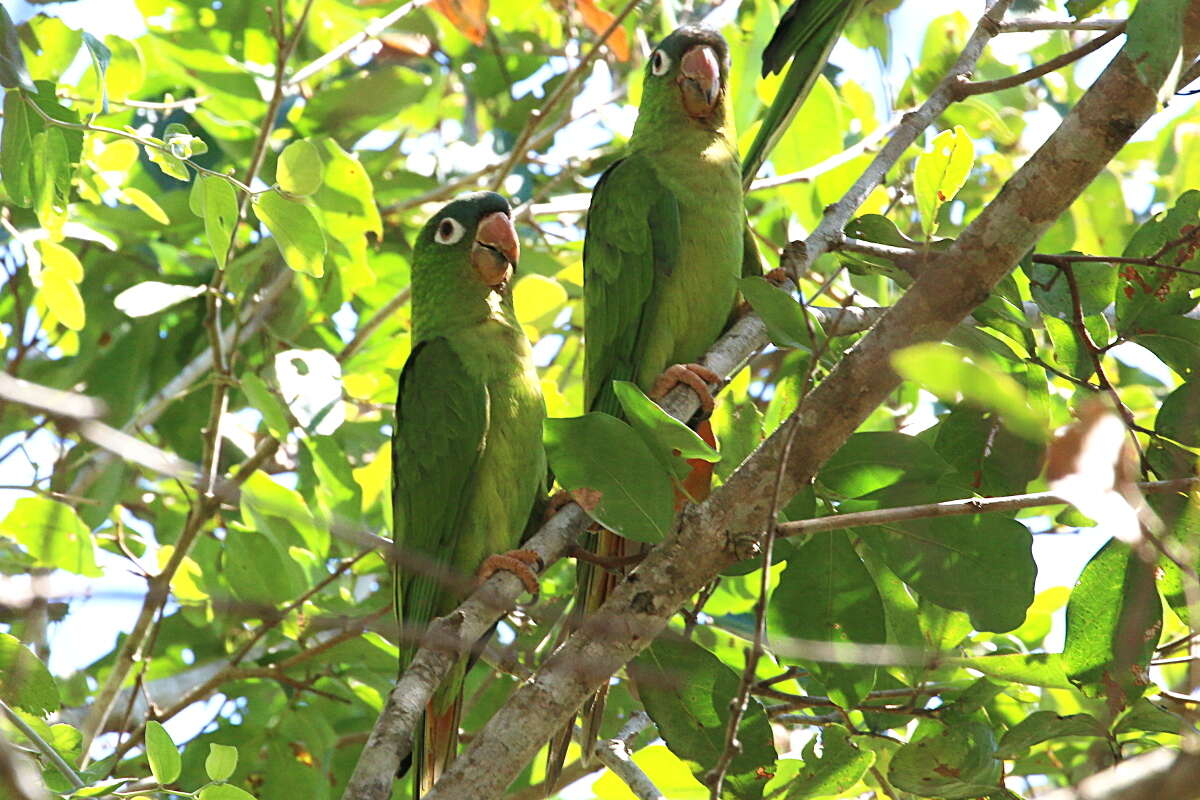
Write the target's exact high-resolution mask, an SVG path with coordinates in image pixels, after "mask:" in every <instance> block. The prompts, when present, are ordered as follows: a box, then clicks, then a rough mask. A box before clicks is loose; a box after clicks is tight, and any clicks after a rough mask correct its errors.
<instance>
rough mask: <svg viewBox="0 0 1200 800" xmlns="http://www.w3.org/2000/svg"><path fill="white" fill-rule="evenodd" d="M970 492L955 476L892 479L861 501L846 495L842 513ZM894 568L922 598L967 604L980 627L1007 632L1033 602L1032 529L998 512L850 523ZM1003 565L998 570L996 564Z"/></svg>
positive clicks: (941, 603) (945, 604)
mask: <svg viewBox="0 0 1200 800" xmlns="http://www.w3.org/2000/svg"><path fill="white" fill-rule="evenodd" d="M968 494H969V491H967V490H966V489H964V488H963V487H961V486H957V485H954V484H953V483H950V484H947V485H945V486H932V485H930V484H928V483H926V482H920V483H904V484H897V485H895V486H892V487H889V488H887V489H884V490H882V491H879V492H876V493H874V494H872V495H870V496H869V497H866V498H863V499H862V500H850V501H845V502H843V503H842V505H841V510H842V511H843V512H850V511H866V510H871V509H875V508H891V507H896V506H905V505H919V504H923V503H931V502H940V501H943V500H947V499H952V498H956V497H963V496H966V495H968ZM855 530H856V531H858V532H859V534H860V535H861V536H862V538H863V539H864V540H865V541H866V542H867V544H869V545H870V546H871V547H872V548H874V549H875V550H876V551H877V552H878V553H879V554H880V555H882V556H883V559H884V561H885V562H886V564H887V566H888V568H889V569H891V570H892V572H894V573H896V575H897V576H898V577H899V578H900V579H901V580H903V581H904V582H905V583H907V584H908V585H909V586H911V587H912V588H913V589H916V590H917V592H919V593H920V594H921V595H922V597H924V598H925V599H926V600H930V601H932V602H934V603H936V604H937V605H939V606H942V607H943V608H948V609H954V610H957V611H965V612H967V613H968V614H970V615H971V622H972V623H973V624H974V625H975V626H976V628H977V629H978V630H983V631H995V632H997V633H999V632H1004V631H1010V630H1012V629H1014V628H1016V627H1018V626H1019V625H1020V624H1021V623H1022V621H1024V619H1025V610H1026V609H1027V608H1029V605H1030V604H1031V603H1032V602H1033V581H1034V576H1035V575H1036V574H1037V567H1036V565H1035V564H1034V561H1033V536H1032V535H1031V534H1030V532H1029V529H1028V528H1026V527H1025V526H1024V525H1022V524H1021V523H1019V522H1017V521H1015V520H1012V519H1007V518H1005V517H1003V516H1001V515H999V514H976V515H974V516H963V517H934V518H929V519H920V520H911V521H906V522H890V523H887V524H884V525H873V526H870V527H863V528H856V529H855ZM997 564H1003V565H1004V569H997V568H996V565H997Z"/></svg>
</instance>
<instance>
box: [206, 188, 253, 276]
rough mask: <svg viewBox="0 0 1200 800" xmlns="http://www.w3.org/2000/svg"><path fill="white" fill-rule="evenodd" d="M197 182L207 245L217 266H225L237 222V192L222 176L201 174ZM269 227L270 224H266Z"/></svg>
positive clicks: (222, 267)
mask: <svg viewBox="0 0 1200 800" xmlns="http://www.w3.org/2000/svg"><path fill="white" fill-rule="evenodd" d="M197 183H199V184H200V187H201V191H202V192H203V193H204V204H203V208H204V211H203V213H202V214H201V216H202V217H204V233H205V235H207V236H208V246H209V247H211V248H212V252H213V258H215V259H216V260H217V266H218V267H220V268H221V269H224V268H225V257H226V256H227V255H229V243H230V241H231V240H232V239H233V226H234V225H235V224H236V223H237V218H238V202H237V192H236V191H234V188H233V186H231V185H230V183H229V181H227V180H225V179H224V178H217V177H214V176H212V175H201V176H200V178H199V180H198V181H197ZM268 227H270V226H268Z"/></svg>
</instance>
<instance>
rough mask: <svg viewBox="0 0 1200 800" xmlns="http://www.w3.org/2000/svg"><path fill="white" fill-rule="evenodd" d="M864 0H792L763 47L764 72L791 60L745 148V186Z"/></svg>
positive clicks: (769, 150) (780, 70)
mask: <svg viewBox="0 0 1200 800" xmlns="http://www.w3.org/2000/svg"><path fill="white" fill-rule="evenodd" d="M864 2H865V0H794V2H793V3H792V5H791V6H790V7H789V8H788V10H787V11H785V12H784V14H783V17H781V18H780V20H779V27H777V28H776V29H775V33H774V35H773V36H772V37H771V41H769V42H767V46H766V47H765V48H764V49H763V55H762V58H763V65H762V74H763V77H764V78H765V77H766V76H767V75H769V74H770V73H772V72H776V73H778V72H782V71H783V68H784V66H786V65H787V63H788V62H789V61H791V64H792V65H791V67H790V68H788V72H787V75H785V76H784V79H783V82H782V83H781V84H780V85H779V90H778V91H777V92H776V93H775V99H774V100H773V101H772V102H771V107H770V108H768V109H767V113H766V114H765V115H764V116H763V121H762V125H761V126H760V127H759V129H758V133H757V134H755V136H754V141H753V142H751V144H750V149H749V150H748V151H747V153H746V159H745V162H744V164H743V167H742V178H743V181H744V183H745V185H746V186H749V185H750V182H751V181H753V180H754V176H755V175H757V174H758V170H759V168H760V167H762V165H763V162H764V161H766V160H767V155H768V154H769V153H770V152H771V150H772V149H773V148H774V147H775V145H776V143H778V141H779V137H781V136H783V133H784V131H786V130H787V128H788V125H789V124H790V123H791V121H792V118H793V117H795V116H796V112H797V111H799V110H800V107H801V106H802V105H804V100H805V98H807V97H808V93H809V92H810V91H812V87H813V84H814V83H816V81H817V76H819V75H820V74H821V70H822V69H824V68H825V62H826V61H828V60H829V53H830V51H832V50H833V46H834V45H835V44H837V40H838V39H839V38H840V37H841V35H842V30H843V29H844V28H845V27H846V23H847V22H848V21H849V19H850V17H851V16H852V15H853V14H854V13H855V12H856V11H857V10H858V9H859V8H860V7H861V6H862V5H863V3H864Z"/></svg>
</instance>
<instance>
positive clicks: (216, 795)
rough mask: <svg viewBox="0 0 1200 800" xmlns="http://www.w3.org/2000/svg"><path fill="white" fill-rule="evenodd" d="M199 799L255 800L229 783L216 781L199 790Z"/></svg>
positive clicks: (252, 796)
mask: <svg viewBox="0 0 1200 800" xmlns="http://www.w3.org/2000/svg"><path fill="white" fill-rule="evenodd" d="M200 800H255V797H254V795H252V794H250V793H249V792H247V791H246V790H245V789H239V788H238V787H236V786H234V785H233V784H231V783H216V784H212V785H211V786H205V787H204V788H203V789H201V790H200Z"/></svg>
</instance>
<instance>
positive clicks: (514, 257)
mask: <svg viewBox="0 0 1200 800" xmlns="http://www.w3.org/2000/svg"><path fill="white" fill-rule="evenodd" d="M520 258H521V246H520V245H519V244H518V243H517V230H516V228H514V227H513V224H512V220H511V219H509V218H508V215H507V214H505V213H504V212H503V211H497V212H495V213H492V214H488V215H487V216H486V217H484V218H483V219H481V220H480V221H479V227H477V228H476V229H475V244H474V245H473V246H472V247H471V264H472V265H473V266H474V267H475V271H476V272H477V273H478V274H479V279H480V280H482V281H483V282H484V283H485V284H487V285H488V286H490V287H491V288H493V289H495V290H497V291H503V289H504V285H505V284H506V283H508V281H509V279H510V278H512V274H513V267H515V266H516V265H517V261H518V260H519V259H520Z"/></svg>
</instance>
